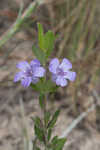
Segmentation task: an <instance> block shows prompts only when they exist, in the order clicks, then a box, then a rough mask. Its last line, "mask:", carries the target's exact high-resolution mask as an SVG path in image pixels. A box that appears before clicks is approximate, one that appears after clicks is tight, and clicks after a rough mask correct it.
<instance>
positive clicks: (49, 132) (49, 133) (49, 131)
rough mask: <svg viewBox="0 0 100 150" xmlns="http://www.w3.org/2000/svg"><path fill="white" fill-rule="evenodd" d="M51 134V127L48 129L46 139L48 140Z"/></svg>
mask: <svg viewBox="0 0 100 150" xmlns="http://www.w3.org/2000/svg"><path fill="white" fill-rule="evenodd" d="M51 134H52V129H48V136H47V138H48V141H49V140H50V138H51Z"/></svg>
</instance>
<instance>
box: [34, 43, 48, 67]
mask: <svg viewBox="0 0 100 150" xmlns="http://www.w3.org/2000/svg"><path fill="white" fill-rule="evenodd" d="M32 51H33V53H34V55H35V56H36V58H37V59H38V60H39V61H40V62H41V64H42V65H43V64H45V62H46V56H45V53H44V52H43V51H41V50H40V49H39V48H37V47H35V46H34V45H33V46H32Z"/></svg>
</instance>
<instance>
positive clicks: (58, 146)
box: [51, 136, 66, 150]
mask: <svg viewBox="0 0 100 150" xmlns="http://www.w3.org/2000/svg"><path fill="white" fill-rule="evenodd" d="M65 142H66V138H58V136H55V137H54V138H53V139H52V141H51V147H52V150H62V149H63V147H64V144H65Z"/></svg>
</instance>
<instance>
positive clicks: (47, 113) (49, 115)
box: [44, 112, 51, 127]
mask: <svg viewBox="0 0 100 150" xmlns="http://www.w3.org/2000/svg"><path fill="white" fill-rule="evenodd" d="M50 117H51V114H50V112H46V113H45V116H44V121H45V125H46V127H47V125H48V122H49V120H50Z"/></svg>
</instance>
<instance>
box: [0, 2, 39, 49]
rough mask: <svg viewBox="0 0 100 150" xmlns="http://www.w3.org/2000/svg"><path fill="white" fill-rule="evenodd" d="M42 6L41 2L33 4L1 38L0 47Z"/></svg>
mask: <svg viewBox="0 0 100 150" xmlns="http://www.w3.org/2000/svg"><path fill="white" fill-rule="evenodd" d="M40 4H41V1H40V0H38V1H36V2H32V3H31V4H30V5H29V7H28V8H27V9H26V10H25V12H24V13H23V15H22V16H21V17H20V18H18V19H17V20H16V22H15V23H14V24H13V25H12V26H11V27H10V29H9V30H8V31H7V32H6V33H5V34H4V35H3V36H1V38H0V47H2V46H3V45H4V44H5V43H6V42H7V41H8V40H9V39H10V38H11V37H12V36H13V35H14V34H15V33H16V32H17V31H18V30H19V29H20V27H21V25H22V24H23V23H24V21H25V20H26V19H27V18H28V17H30V15H31V14H32V12H34V11H35V9H36V8H37V6H38V5H40Z"/></svg>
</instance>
